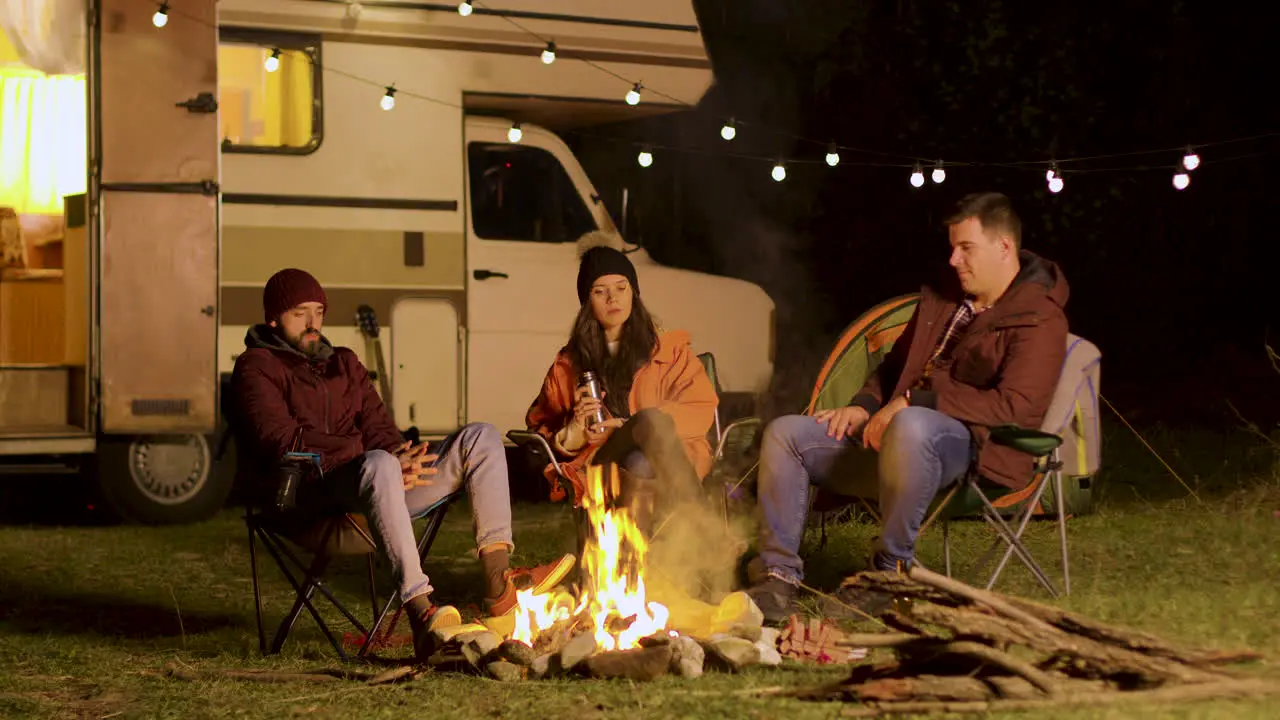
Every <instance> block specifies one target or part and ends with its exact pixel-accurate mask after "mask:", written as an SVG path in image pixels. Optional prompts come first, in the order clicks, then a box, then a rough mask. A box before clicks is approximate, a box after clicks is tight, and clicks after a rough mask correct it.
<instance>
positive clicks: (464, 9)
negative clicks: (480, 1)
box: [458, 0, 475, 17]
mask: <svg viewBox="0 0 1280 720" xmlns="http://www.w3.org/2000/svg"><path fill="white" fill-rule="evenodd" d="M474 9H475V8H473V7H471V3H469V2H467V1H466V0H463V1H462V2H460V3H458V14H459V15H461V16H462V17H466V16H468V15H470V14H471V11H472V10H474Z"/></svg>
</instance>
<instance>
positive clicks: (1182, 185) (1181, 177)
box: [1173, 170, 1191, 190]
mask: <svg viewBox="0 0 1280 720" xmlns="http://www.w3.org/2000/svg"><path fill="white" fill-rule="evenodd" d="M1190 184H1191V176H1190V175H1188V174H1187V173H1186V172H1185V171H1182V170H1179V171H1178V172H1176V173H1174V174H1173V186H1174V187H1175V188H1177V189H1178V190H1186V189H1187V186H1188V185H1190Z"/></svg>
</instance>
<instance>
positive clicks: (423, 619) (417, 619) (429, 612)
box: [404, 595, 462, 663]
mask: <svg viewBox="0 0 1280 720" xmlns="http://www.w3.org/2000/svg"><path fill="white" fill-rule="evenodd" d="M404 613H405V615H408V616H409V628H410V629H411V630H412V631H413V655H414V657H415V658H416V659H417V661H418V662H420V663H425V662H427V659H428V658H430V657H431V656H432V655H433V654H435V651H436V650H438V649H439V648H437V647H436V642H435V638H434V637H433V636H432V634H431V631H432V630H435V629H437V628H443V627H448V626H450V625H460V624H461V623H462V616H461V615H460V614H459V613H458V610H457V608H455V607H453V606H452V605H433V604H432V603H431V596H430V595H419V596H418V597H415V598H413V599H411V600H410V601H409V602H407V603H405V604H404Z"/></svg>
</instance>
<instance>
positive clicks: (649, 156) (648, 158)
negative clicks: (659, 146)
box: [636, 147, 653, 168]
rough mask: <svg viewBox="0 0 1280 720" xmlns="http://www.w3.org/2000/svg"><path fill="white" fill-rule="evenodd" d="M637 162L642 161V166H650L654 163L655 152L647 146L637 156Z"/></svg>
mask: <svg viewBox="0 0 1280 720" xmlns="http://www.w3.org/2000/svg"><path fill="white" fill-rule="evenodd" d="M636 162H638V163H640V167H646V168H647V167H649V166H650V165H652V164H653V153H652V152H650V151H649V148H647V147H646V148H643V149H641V150H640V154H639V155H637V156H636Z"/></svg>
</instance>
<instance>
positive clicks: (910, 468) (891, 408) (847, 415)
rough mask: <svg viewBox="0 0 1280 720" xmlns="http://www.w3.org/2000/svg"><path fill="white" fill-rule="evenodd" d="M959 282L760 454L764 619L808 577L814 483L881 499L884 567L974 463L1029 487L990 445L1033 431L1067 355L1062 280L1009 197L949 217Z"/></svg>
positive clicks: (999, 479) (940, 291)
mask: <svg viewBox="0 0 1280 720" xmlns="http://www.w3.org/2000/svg"><path fill="white" fill-rule="evenodd" d="M946 224H947V226H948V232H949V235H950V239H951V260H950V264H951V267H952V268H953V269H954V270H955V276H954V277H951V278H948V279H947V281H945V282H941V283H937V284H934V285H925V286H924V288H923V289H922V291H921V294H920V303H919V305H918V306H917V307H916V312H915V315H914V316H912V318H911V321H910V322H909V323H908V324H907V327H906V329H905V330H904V332H903V334H902V336H901V337H900V338H899V340H898V341H897V342H896V343H895V344H894V346H893V349H892V350H891V351H890V352H889V354H888V356H887V357H886V358H885V360H884V362H883V363H882V364H881V365H880V367H879V368H878V369H877V370H876V372H875V373H873V374H872V376H871V377H870V378H869V379H868V381H867V383H866V385H865V386H864V387H863V388H862V390H860V391H859V392H858V393H857V395H855V396H854V397H853V398H852V399H851V400H850V402H849V405H848V406H847V407H842V408H839V409H836V410H824V411H822V412H819V413H817V414H816V415H814V416H804V415H790V416H786V417H781V418H778V419H776V420H774V421H773V422H772V423H770V424H769V426H768V427H767V428H766V429H765V433H764V438H763V442H762V445H761V449H760V480H759V488H758V491H757V496H758V498H759V500H758V502H759V506H760V516H761V520H760V545H761V552H760V556H761V561H762V563H763V565H764V569H765V573H766V577H765V578H764V579H763V580H762V581H761V582H760V583H758V584H757V585H755V586H754V587H753V588H751V590H750V591H749V593H750V594H751V596H752V598H753V599H754V600H755V601H756V604H757V605H759V606H760V609H761V610H762V611H763V612H764V614H765V617H766V618H767V619H769V620H771V621H780V620H783V619H785V618H786V616H787V615H788V614H789V610H790V607H791V603H792V600H794V598H795V595H796V586H797V583H798V582H799V581H800V580H801V578H802V577H803V563H802V562H801V560H800V557H799V555H798V554H797V553H798V550H799V547H800V539H801V536H802V535H803V532H804V524H805V515H806V513H807V510H808V495H809V485H811V484H814V485H819V486H821V487H823V488H827V489H829V490H831V491H833V492H836V493H838V494H841V495H848V496H852V497H866V498H872V499H878V500H879V502H880V509H881V512H882V513H883V522H884V525H883V527H882V528H881V535H880V540H879V542H878V543H877V547H876V549H875V551H874V554H873V555H872V564H873V565H874V566H875V568H877V569H880V570H892V569H895V568H897V567H899V565H905V564H909V563H910V562H911V561H912V559H913V557H914V551H915V540H916V535H917V534H918V533H919V530H920V523H921V522H923V519H924V513H925V511H926V510H927V509H928V506H929V504H930V502H931V501H932V500H933V498H934V496H936V495H937V493H938V492H939V490H941V489H943V488H945V487H947V486H949V485H950V484H951V483H953V482H956V481H957V480H958V479H959V478H960V477H962V476H963V475H964V473H966V472H967V471H968V470H969V469H970V468H971V467H976V469H977V471H978V472H979V473H980V474H981V475H982V476H983V477H984V478H985V479H987V480H989V481H992V482H996V483H999V484H1001V485H1005V486H1008V487H1011V488H1021V487H1023V486H1025V485H1026V484H1027V483H1028V482H1029V481H1030V480H1031V476H1032V463H1033V461H1032V459H1031V458H1030V457H1028V456H1027V455H1024V454H1021V453H1018V452H1017V451H1015V450H1012V449H1010V448H1006V447H1002V446H998V445H994V444H992V443H989V442H988V436H989V428H991V427H993V426H997V425H1003V424H1015V425H1019V426H1023V427H1030V428H1039V427H1040V423H1041V421H1042V420H1043V419H1044V414H1045V412H1046V411H1047V410H1048V408H1049V402H1050V400H1051V399H1052V398H1053V391H1054V387H1055V386H1056V385H1057V382H1058V375H1059V373H1060V371H1061V369H1062V363H1063V360H1064V357H1065V354H1066V338H1067V318H1066V315H1065V314H1064V312H1063V308H1064V307H1065V305H1066V302H1067V281H1066V278H1064V277H1063V275H1062V272H1061V271H1060V270H1059V269H1058V266H1057V265H1056V264H1054V263H1053V262H1051V261H1048V260H1045V259H1044V258H1041V257H1039V256H1037V255H1035V254H1033V253H1031V252H1028V251H1026V250H1022V249H1021V223H1020V221H1019V220H1018V216H1017V214H1016V213H1014V210H1013V207H1012V205H1011V204H1010V202H1009V199H1008V198H1006V197H1005V196H1004V195H1001V194H999V193H981V194H976V195H969V196H967V197H965V198H964V199H962V200H961V201H960V202H959V204H958V205H957V207H956V211H955V213H954V214H953V215H952V216H951V217H950V218H949V219H948V220H947V223H946Z"/></svg>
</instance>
